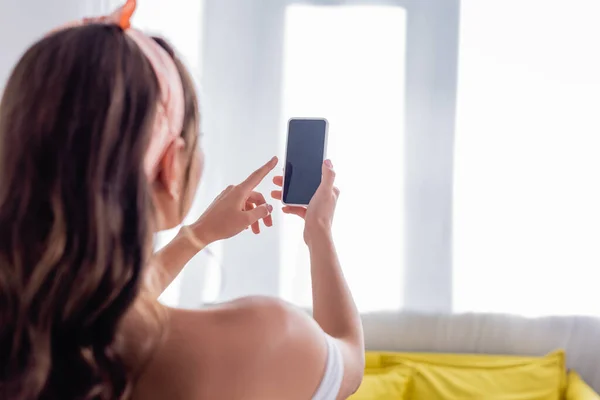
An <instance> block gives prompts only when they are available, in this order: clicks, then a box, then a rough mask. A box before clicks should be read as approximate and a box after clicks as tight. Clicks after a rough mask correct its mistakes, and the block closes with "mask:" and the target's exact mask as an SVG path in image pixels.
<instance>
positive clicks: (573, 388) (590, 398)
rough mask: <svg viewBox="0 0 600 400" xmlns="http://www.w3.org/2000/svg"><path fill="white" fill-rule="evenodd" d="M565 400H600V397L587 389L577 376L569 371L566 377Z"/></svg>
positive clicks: (590, 389) (589, 388)
mask: <svg viewBox="0 0 600 400" xmlns="http://www.w3.org/2000/svg"><path fill="white" fill-rule="evenodd" d="M565 399H566V400H600V396H599V395H598V394H597V393H596V392H594V390H593V389H592V388H591V387H589V386H588V385H587V384H586V383H585V382H584V381H583V379H581V377H580V376H579V374H578V373H577V372H575V371H570V372H569V375H568V376H567V396H566V397H565Z"/></svg>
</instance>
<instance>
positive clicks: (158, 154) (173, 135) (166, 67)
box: [59, 0, 185, 180]
mask: <svg viewBox="0 0 600 400" xmlns="http://www.w3.org/2000/svg"><path fill="white" fill-rule="evenodd" d="M135 8H136V1H135V0H127V3H125V5H124V6H123V7H121V8H119V9H117V10H116V11H115V12H113V13H112V14H110V15H107V16H102V17H97V18H85V19H83V20H82V21H74V22H71V23H69V24H66V25H64V26H62V27H61V28H59V29H66V28H70V27H76V26H81V25H86V24H115V25H118V26H120V27H121V28H122V29H123V30H124V31H125V33H126V34H127V36H129V37H130V38H131V39H133V41H134V42H135V43H136V44H137V45H138V47H139V48H140V49H141V50H142V52H143V53H144V55H145V56H146V58H147V59H148V61H149V62H150V64H151V65H152V68H153V69H154V72H155V74H156V78H157V79H158V85H159V88H160V100H159V102H158V106H157V109H156V117H155V121H154V127H153V129H152V135H151V138H150V144H149V146H148V151H147V153H146V159H145V160H144V169H145V171H146V175H147V176H148V179H149V180H153V179H154V178H156V175H157V174H158V168H159V163H160V160H161V159H162V157H163V155H164V154H165V152H166V151H167V149H168V148H169V146H171V144H173V142H174V141H175V140H176V139H177V138H178V137H179V136H180V135H181V131H182V130H183V118H184V109H185V104H184V102H185V100H184V96H183V84H182V83H181V76H180V75H179V70H178V69H177V65H176V64H175V62H174V61H173V58H172V57H171V56H170V55H169V53H167V51H166V50H165V49H163V48H162V47H161V46H160V45H159V44H158V43H156V41H155V40H154V39H152V38H151V37H149V36H147V35H145V34H144V33H142V32H140V31H138V30H135V29H133V28H131V22H130V19H131V16H132V15H133V13H134V11H135Z"/></svg>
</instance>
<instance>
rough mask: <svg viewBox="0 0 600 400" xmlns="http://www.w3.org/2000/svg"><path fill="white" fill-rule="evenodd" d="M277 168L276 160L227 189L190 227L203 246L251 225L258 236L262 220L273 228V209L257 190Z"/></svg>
mask: <svg viewBox="0 0 600 400" xmlns="http://www.w3.org/2000/svg"><path fill="white" fill-rule="evenodd" d="M276 165H277V157H273V158H272V159H271V160H270V161H269V162H268V163H266V164H265V165H263V166H262V167H260V168H259V169H257V170H256V171H254V172H253V173H252V174H251V175H250V176H249V177H248V178H247V179H246V180H245V181H244V182H242V183H240V184H239V185H231V186H229V187H227V189H225V190H224V191H223V192H222V193H221V194H220V195H219V196H217V198H216V199H215V200H214V201H213V202H212V204H211V205H210V206H209V207H208V209H207V210H206V211H205V212H204V214H202V215H201V216H200V218H199V219H198V221H196V222H195V223H194V224H192V225H191V226H190V228H191V229H192V231H193V232H194V234H195V235H196V237H197V238H198V239H199V240H201V241H202V242H203V243H204V244H210V243H212V242H216V241H218V240H222V239H228V238H230V237H233V236H235V235H237V234H238V233H240V232H242V231H243V230H245V229H247V228H248V227H249V226H251V227H252V232H254V233H255V234H258V233H260V225H259V221H260V220H261V219H262V220H263V221H264V223H265V225H266V226H273V219H272V218H271V211H273V206H271V205H270V204H267V202H266V200H265V197H264V196H263V195H262V194H261V193H259V192H256V191H254V188H256V186H258V184H260V183H261V182H262V180H263V179H264V178H265V177H266V176H267V175H268V174H269V172H271V171H272V170H273V168H275V166H276Z"/></svg>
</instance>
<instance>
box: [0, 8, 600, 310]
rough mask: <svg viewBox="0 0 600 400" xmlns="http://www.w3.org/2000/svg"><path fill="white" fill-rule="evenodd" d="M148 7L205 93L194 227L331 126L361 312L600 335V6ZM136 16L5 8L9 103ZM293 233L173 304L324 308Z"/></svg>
mask: <svg viewBox="0 0 600 400" xmlns="http://www.w3.org/2000/svg"><path fill="white" fill-rule="evenodd" d="M138 3H139V12H138V13H137V15H136V17H135V20H134V24H135V25H136V26H137V27H139V28H142V29H144V30H146V31H148V32H151V33H156V34H159V35H161V36H164V37H165V38H167V39H168V40H169V41H170V42H171V43H172V44H174V45H175V47H176V48H177V49H178V50H179V52H180V54H181V56H182V58H183V59H184V60H185V62H186V63H187V65H188V66H189V68H190V69H191V71H192V72H193V74H194V76H195V78H196V79H197V82H198V86H199V91H200V93H201V109H202V110H201V111H202V131H203V132H204V137H203V143H202V145H203V147H204V150H205V152H206V156H207V169H206V171H205V174H204V177H205V178H204V180H203V182H202V185H201V188H200V190H199V193H198V198H197V201H196V204H195V206H194V209H193V212H192V215H190V216H189V221H193V220H195V219H196V218H197V217H198V216H199V215H200V213H201V211H202V210H203V209H204V208H205V207H206V206H207V205H208V204H209V203H210V202H211V201H212V199H213V198H214V197H215V196H216V195H217V194H218V193H219V192H220V191H221V190H222V189H223V188H225V187H226V186H227V185H228V184H231V183H237V182H238V181H241V180H242V179H243V178H244V177H245V176H246V175H247V174H248V173H249V172H250V171H252V170H254V169H256V168H257V167H258V166H259V165H261V164H262V163H264V162H265V161H267V160H268V159H269V158H270V157H271V156H273V155H275V154H276V155H279V156H283V154H284V149H283V146H284V145H285V136H286V129H285V122H286V121H287V119H288V118H290V117H298V116H316V117H325V118H327V119H329V121H330V139H329V157H330V158H331V159H332V160H333V162H334V165H335V166H336V170H337V172H338V184H339V186H340V188H341V190H342V195H341V198H340V202H339V208H338V212H337V214H336V222H335V232H334V234H335V238H336V241H337V244H338V250H339V255H340V258H341V261H342V265H343V268H344V272H345V274H346V276H347V278H348V280H349V284H350V286H351V289H352V291H353V293H354V296H355V299H356V302H357V304H358V306H359V308H360V310H361V311H363V312H369V311H386V310H387V311H394V310H400V309H403V310H410V311H419V312H441V313H454V312H471V311H473V312H493V313H510V314H517V315H523V316H545V315H594V316H600V301H596V300H595V298H597V295H596V294H595V293H597V290H596V287H597V285H598V282H599V280H600V111H599V110H600V24H598V22H597V19H598V15H600V1H597V0H569V1H566V0H462V1H459V0H347V1H344V0H304V1H301V0H203V1H201V0H169V1H168V2H167V1H160V0H138ZM118 5H120V1H113V0H110V1H102V0H51V1H49V0H46V1H42V0H1V1H0V21H1V23H0V89H1V88H2V87H3V85H4V82H5V80H6V78H7V77H8V74H9V73H10V70H11V68H12V66H13V65H14V64H15V62H16V61H17V60H18V58H19V56H20V55H21V54H22V53H23V51H24V50H25V49H26V47H27V46H29V45H30V44H31V43H32V42H33V41H34V40H36V39H38V38H40V37H41V36H42V35H43V34H44V33H46V32H47V31H48V30H50V29H51V28H53V27H56V26H57V25H60V24H61V23H64V22H65V21H68V20H71V19H75V18H80V17H83V16H87V15H96V14H99V13H104V12H107V11H109V10H111V9H112V8H114V7H115V6H118ZM271 186H272V185H271V183H270V179H269V181H267V182H265V184H263V185H262V186H261V187H260V188H259V189H260V190H261V191H263V192H265V193H268V192H270V190H271V188H272V187H271ZM276 209H278V207H276ZM274 218H275V224H276V226H275V227H273V228H270V229H263V233H262V234H261V235H260V236H258V237H254V236H253V235H252V234H251V233H246V234H242V235H240V236H239V237H237V238H234V239H232V240H229V241H227V242H223V243H217V244H215V245H213V246H212V247H211V250H212V252H213V253H214V256H208V255H207V253H202V254H200V255H198V256H197V257H196V258H195V259H194V260H193V261H192V263H191V264H190V265H189V266H188V268H187V269H186V270H185V271H184V272H183V273H182V275H181V276H180V277H179V279H178V280H177V281H176V282H175V283H174V284H173V285H172V287H170V288H169V290H168V291H167V292H166V293H165V294H164V295H163V301H164V302H165V303H167V304H170V305H178V306H181V307H192V308H195V307H199V306H201V305H202V304H206V303H212V302H217V301H223V300H228V299H231V298H235V297H239V296H244V295H249V294H267V295H275V296H281V297H283V298H285V299H287V300H289V301H291V302H293V303H295V304H298V305H301V306H309V305H310V299H311V297H310V269H309V266H308V258H307V252H306V249H305V246H304V244H303V240H302V224H301V222H300V221H297V220H295V219H293V218H292V217H287V216H285V217H284V216H283V215H282V214H281V213H280V212H279V211H277V212H276V213H275V215H274ZM173 234H174V233H173V232H165V233H163V234H160V235H159V236H158V237H157V247H160V246H161V245H163V244H164V243H166V242H167V241H168V240H169V238H170V237H171V236H172V235H173Z"/></svg>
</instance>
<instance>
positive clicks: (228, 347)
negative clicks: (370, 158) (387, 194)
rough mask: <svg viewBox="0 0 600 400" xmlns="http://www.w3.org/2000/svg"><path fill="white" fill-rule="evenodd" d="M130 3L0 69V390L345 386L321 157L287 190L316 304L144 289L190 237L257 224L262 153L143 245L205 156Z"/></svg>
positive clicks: (344, 305) (258, 390)
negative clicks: (317, 181) (169, 302)
mask: <svg viewBox="0 0 600 400" xmlns="http://www.w3.org/2000/svg"><path fill="white" fill-rule="evenodd" d="M134 8H135V2H134V1H129V2H128V3H127V5H126V6H124V7H123V8H121V9H120V10H118V11H117V12H115V13H114V14H112V15H110V16H107V17H102V18H97V19H88V20H84V21H82V22H79V23H74V24H71V25H70V26H68V27H64V28H62V29H59V30H57V31H55V32H54V33H52V34H50V35H49V36H47V37H45V38H44V39H42V40H41V41H39V42H38V43H36V44H35V45H34V46H32V47H31V48H30V49H29V50H28V51H27V52H26V53H25V55H24V56H23V57H22V58H21V60H20V61H19V63H18V64H17V66H16V67H15V69H14V71H13V73H12V75H11V77H10V79H9V81H8V83H7V85H6V90H5V93H4V96H3V98H2V103H1V104H0V170H1V171H2V174H3V177H2V180H0V398H2V399H17V400H26V399H27V400H29V399H64V400H70V399H106V400H108V399H126V398H127V399H128V398H134V399H149V400H152V399H211V400H216V399H219V400H220V399H223V400H225V399H260V400H268V399H311V398H315V399H336V398H337V399H342V398H346V397H347V396H349V395H350V394H351V393H353V392H354V391H355V390H356V389H357V387H358V385H359V384H360V381H361V378H362V370H363V364H364V356H363V338H362V328H361V323H360V319H359V316H358V314H357V312H356V308H355V306H354V303H353V300H352V297H351V295H350V292H349V291H348V288H347V286H346V282H345V280H344V277H343V274H342V271H341V269H340V265H339V262H338V258H337V256H336V252H335V246H334V243H333V240H332V235H331V224H332V220H333V214H334V210H335V204H336V200H337V197H338V194H339V192H338V190H337V189H336V188H335V186H334V179H335V173H334V171H333V167H332V165H331V163H330V162H325V163H324V165H323V180H322V184H321V186H320V188H319V189H318V191H317V193H316V194H315V196H314V198H313V200H312V202H311V204H310V205H309V206H308V208H306V209H304V208H290V207H284V212H286V213H289V214H296V215H298V216H300V217H302V218H304V219H305V221H306V225H305V230H304V239H305V241H306V244H307V245H308V247H309V249H310V255H311V273H312V280H313V302H314V305H313V307H314V319H313V318H311V317H309V316H308V315H306V314H305V313H303V312H302V311H300V310H297V309H295V308H294V307H291V306H290V305H288V304H285V303H283V302H281V301H279V300H277V299H272V298H257V297H252V298H245V299H240V300H237V301H234V302H231V303H226V304H223V305H220V306H217V307H213V308H210V309H204V310H198V311H185V310H178V309H171V308H166V307H163V306H161V305H160V304H159V303H158V302H157V300H156V299H157V297H158V295H159V294H160V293H161V292H162V290H164V288H166V286H167V285H168V284H169V283H170V282H171V281H172V280H173V278H174V277H175V276H176V275H177V274H178V273H179V272H180V271H181V269H182V268H183V267H184V265H185V264H186V263H187V262H188V261H189V260H190V259H191V258H192V257H193V256H194V255H195V254H196V253H197V252H199V251H201V250H202V248H203V247H204V246H206V245H208V244H210V243H212V242H214V241H218V240H222V239H226V238H229V237H232V236H234V235H236V234H238V233H240V232H242V231H244V230H245V229H246V228H248V227H252V230H253V231H254V232H256V233H258V232H259V221H260V220H262V221H263V222H264V224H265V225H267V226H269V225H271V224H272V220H271V216H270V213H271V211H272V207H271V206H270V205H267V204H266V201H265V199H264V197H263V196H262V195H261V194H260V193H258V192H255V191H254V188H255V187H256V186H257V185H258V184H259V183H260V182H261V181H262V180H263V179H264V178H265V177H266V176H267V175H268V174H269V173H270V172H271V171H272V170H273V168H274V167H275V166H276V164H277V160H276V159H275V158H274V159H273V160H271V161H269V162H268V163H267V164H265V165H264V166H263V167H261V168H260V169H258V170H257V171H255V172H254V173H252V174H251V175H250V176H249V177H248V179H246V180H245V181H244V182H242V183H240V184H238V185H233V186H230V187H228V188H227V189H226V190H225V191H223V193H222V194H221V195H220V196H219V197H218V198H217V199H216V200H215V201H214V202H213V204H212V205H211V206H210V207H209V208H208V209H207V210H206V212H205V213H204V214H203V215H202V216H201V217H200V218H199V220H198V221H197V222H196V223H194V224H193V225H191V226H189V227H184V228H183V229H182V230H181V233H180V234H179V235H178V236H177V237H176V238H175V239H174V240H173V242H171V243H170V244H169V245H168V246H167V247H165V248H164V249H163V250H162V251H161V252H159V253H158V254H154V255H153V254H152V238H153V233H154V232H156V231H159V230H163V229H168V228H173V227H175V226H177V225H179V224H180V223H181V222H182V219H183V216H184V215H185V214H186V213H187V212H188V210H189V206H190V204H191V200H192V194H193V193H195V191H196V188H197V185H198V182H199V180H200V177H201V175H202V169H203V156H202V153H201V151H200V150H199V149H200V146H199V138H198V126H199V115H198V104H197V99H196V95H195V93H194V89H193V84H192V81H191V79H190V77H189V75H188V73H187V72H186V70H185V68H184V67H183V65H182V64H181V62H180V61H179V60H178V59H177V58H176V57H175V55H174V53H173V51H172V49H171V48H170V47H169V46H168V45H167V44H166V43H164V41H162V40H160V39H153V38H150V37H148V36H146V35H144V34H143V33H141V32H139V31H136V30H134V29H131V28H130V26H129V18H130V17H131V14H132V13H133V10H134ZM274 183H275V184H276V185H278V186H281V184H282V177H281V176H277V177H275V178H274ZM272 195H273V197H274V198H275V199H280V198H281V192H280V190H275V191H274V192H273V193H272ZM249 267H250V266H249Z"/></svg>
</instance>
